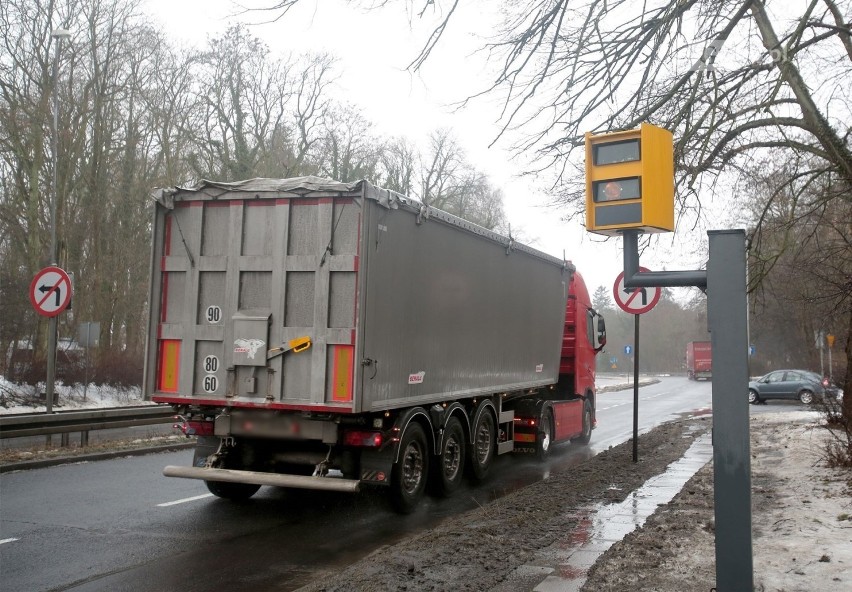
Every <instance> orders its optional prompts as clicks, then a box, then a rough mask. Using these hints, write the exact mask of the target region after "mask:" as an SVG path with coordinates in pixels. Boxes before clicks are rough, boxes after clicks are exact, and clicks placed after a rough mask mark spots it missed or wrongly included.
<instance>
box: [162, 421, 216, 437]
mask: <svg viewBox="0 0 852 592" xmlns="http://www.w3.org/2000/svg"><path fill="white" fill-rule="evenodd" d="M176 419H180V417H177V418H176ZM172 427H174V428H175V429H177V430H180V431H181V432H183V433H184V435H186V436H212V435H213V428H214V427H215V424H214V423H213V422H212V421H183V422H181V423H176V424H174V426H172Z"/></svg>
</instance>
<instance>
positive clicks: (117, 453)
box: [0, 442, 195, 473]
mask: <svg viewBox="0 0 852 592" xmlns="http://www.w3.org/2000/svg"><path fill="white" fill-rule="evenodd" d="M194 447H195V442H185V443H175V444H164V445H161V446H148V447H145V448H129V449H127V450H113V451H110V452H95V453H92V454H81V455H79V456H58V457H56V458H45V459H40V460H23V461H19V462H11V463H8V464H5V465H0V473H10V472H12V471H29V470H32V469H43V468H46V467H55V466H58V465H66V464H71V463H81V462H92V461H98V460H110V459H114V458H121V457H123V456H144V455H146V454H156V453H158V452H175V451H177V450H185V449H187V448H194Z"/></svg>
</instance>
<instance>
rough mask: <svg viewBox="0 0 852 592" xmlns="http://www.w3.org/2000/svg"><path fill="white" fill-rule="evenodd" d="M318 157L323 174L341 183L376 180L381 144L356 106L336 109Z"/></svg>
mask: <svg viewBox="0 0 852 592" xmlns="http://www.w3.org/2000/svg"><path fill="white" fill-rule="evenodd" d="M324 128H325V132H324V134H323V135H322V136H321V139H320V142H319V147H318V148H317V150H316V151H315V152H316V153H317V154H316V156H315V157H314V158H315V160H316V161H317V165H318V167H319V171H320V174H322V175H323V176H326V177H330V178H332V179H336V180H338V181H344V182H348V181H356V180H358V179H375V178H376V175H377V173H376V169H377V166H378V161H379V154H380V151H381V143H380V142H379V141H378V140H377V139H376V138H375V137H374V136H373V134H372V133H371V129H372V123H370V122H369V121H367V119H366V118H364V116H363V115H361V112H360V110H359V109H358V108H357V107H355V106H354V105H335V106H332V107H331V108H330V109H329V110H328V112H327V114H326V117H325V124H324Z"/></svg>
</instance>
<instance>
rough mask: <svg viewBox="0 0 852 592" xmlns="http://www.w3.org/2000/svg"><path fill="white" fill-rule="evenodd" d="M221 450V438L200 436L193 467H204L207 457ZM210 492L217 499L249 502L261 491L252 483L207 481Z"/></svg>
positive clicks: (258, 486) (196, 445) (197, 441)
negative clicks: (248, 500) (249, 499)
mask: <svg viewBox="0 0 852 592" xmlns="http://www.w3.org/2000/svg"><path fill="white" fill-rule="evenodd" d="M218 449H219V438H217V437H215V436H199V437H198V438H197V439H196V441H195V453H194V454H193V457H192V466H194V467H203V466H204V465H205V464H206V463H207V457H209V456H210V455H211V454H213V453H214V452H216V451H217V450H218ZM204 484H205V485H206V486H207V489H208V491H210V493H212V494H213V495H215V496H216V497H221V498H223V499H229V500H247V499H248V498H250V497H251V496H253V495H254V494H255V493H257V490H258V489H260V485H254V484H252V483H225V482H222V481H205V482H204Z"/></svg>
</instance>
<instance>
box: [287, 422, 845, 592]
mask: <svg viewBox="0 0 852 592" xmlns="http://www.w3.org/2000/svg"><path fill="white" fill-rule="evenodd" d="M817 421H818V416H817V414H815V413H812V412H803V413H799V414H795V413H794V414H790V413H784V414H762V415H761V416H758V417H755V418H752V491H753V493H752V501H753V507H754V514H753V533H754V534H753V541H754V542H753V546H754V566H755V568H754V573H755V590H760V591H766V592H768V591H778V592H780V591H784V592H793V591H799V590H801V591H810V590H820V591H832V590H837V591H840V590H852V518H851V517H850V516H852V498H850V491H852V475H850V473H849V471H838V470H830V469H826V468H824V467H823V466H822V465H821V464H820V456H821V450H822V449H823V446H824V445H823V442H824V438H825V437H826V430H824V429H823V428H820V427H817V424H816V422H817ZM709 428H710V420H709V419H708V418H693V419H685V420H681V421H678V422H673V423H669V424H666V425H664V426H661V427H659V428H657V429H655V430H654V431H652V432H650V433H649V434H646V435H643V436H642V437H641V439H640V443H641V450H642V453H641V454H640V461H639V463H635V464H634V463H633V462H632V444H631V443H630V442H628V443H625V444H622V445H620V446H617V447H614V448H611V449H610V450H607V451H605V452H602V453H601V454H599V455H597V456H596V457H594V458H592V459H590V460H589V461H587V462H586V463H584V464H583V465H581V466H579V467H574V468H572V469H570V470H567V471H565V472H562V473H555V474H552V475H551V477H550V478H549V479H548V480H546V481H542V482H539V483H536V484H534V485H531V486H529V487H526V488H524V489H522V490H520V491H517V492H514V493H512V494H510V495H507V496H505V497H503V498H501V499H499V500H497V501H495V502H492V503H490V504H488V505H486V506H484V507H482V508H479V509H477V510H474V511H471V512H468V513H467V514H465V515H463V516H461V517H454V518H453V519H452V520H451V521H447V522H445V523H444V524H443V525H442V526H440V527H438V528H435V529H433V530H431V531H428V532H424V533H421V534H419V535H416V536H413V537H411V538H409V539H407V540H405V541H403V542H402V543H399V544H396V545H393V546H390V547H385V548H382V549H379V550H378V551H376V552H374V553H373V554H371V555H370V556H369V557H367V558H365V559H364V560H362V561H359V562H358V563H356V564H354V565H352V566H350V567H348V568H347V569H345V570H343V571H340V572H337V573H329V574H325V575H324V576H323V577H322V578H320V579H318V580H316V581H315V582H314V583H312V584H310V585H308V586H306V587H304V588H302V589H301V590H300V592H313V591H327V592H332V591H350V590H353V591H354V590H357V591H379V590H381V591H386V590H406V591H421V590H435V591H439V590H440V591H443V590H447V591H449V590H470V591H474V590H477V591H478V590H482V591H485V590H492V591H497V592H509V591H522V590H534V589H536V588H537V587H539V589H540V590H544V589H547V590H551V589H553V590H555V589H559V590H565V591H568V590H576V589H578V588H579V586H580V585H581V584H582V582H583V578H585V577H587V579H586V580H585V584H583V585H582V590H584V591H586V592H592V591H594V592H620V591H624V592H628V591H629V592H635V591H637V590H641V591H656V592H684V591H704V590H706V591H708V592H709V591H710V590H712V589H714V586H715V551H714V544H715V543H714V532H713V530H714V529H713V478H712V462H711V463H708V464H707V465H706V466H705V467H704V468H703V469H701V470H700V471H699V472H698V473H697V474H696V475H695V476H694V477H693V478H692V479H691V480H689V481H688V482H687V484H686V485H685V486H684V487H683V489H682V490H681V492H680V493H679V494H678V495H677V496H676V497H675V498H674V499H673V500H672V501H671V502H670V503H669V504H667V505H665V506H662V507H661V508H660V509H658V511H657V512H656V513H655V514H654V515H652V516H651V517H650V518H649V519H648V520H647V522H646V523H645V525H644V526H643V527H642V528H640V529H638V530H636V531H634V532H633V533H631V534H629V535H627V537H625V539H624V540H623V541H622V542H620V543H616V544H615V545H614V546H612V547H611V548H610V549H609V550H608V551H607V552H606V553H604V554H603V555H602V556H601V557H600V559H598V560H597V562H596V563H595V564H594V566H593V567H592V568H591V570H589V571H588V573H587V574H586V573H584V574H577V576H578V577H577V579H575V580H573V581H571V580H570V579H567V580H562V581H561V583H557V584H556V586H555V587H554V585H553V584H552V583H551V584H549V585H548V587H546V588H545V587H542V586H544V585H543V584H542V581H543V580H544V579H545V577H546V576H547V574H551V573H560V569H559V568H560V566H559V565H554V564H553V561H552V554H550V555H548V553H547V550H548V548H553V546H554V545H560V544H562V543H567V542H568V540H569V539H570V538H571V537H572V536H576V533H577V532H581V531H582V530H583V528H584V525H583V524H580V522H581V521H582V518H579V517H578V516H579V514H578V513H577V512H576V511H575V509H576V508H580V507H587V506H589V505H592V504H595V503H601V502H619V501H622V500H624V499H625V498H626V497H627V496H628V494H629V493H630V492H632V491H633V490H635V489H636V488H638V487H639V486H641V485H642V484H643V483H644V482H645V481H647V480H648V479H649V478H650V477H652V476H654V475H657V474H660V473H662V472H663V471H664V470H665V468H666V467H667V466H668V465H669V464H670V463H672V462H673V461H675V460H677V459H678V458H680V457H681V456H682V455H683V453H684V452H685V451H686V449H687V448H688V447H689V446H690V445H691V444H692V442H693V440H694V439H695V438H696V437H698V436H699V435H701V434H703V433H706V432H707V431H708V430H709ZM548 557H550V560H548ZM563 571H564V570H563Z"/></svg>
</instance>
